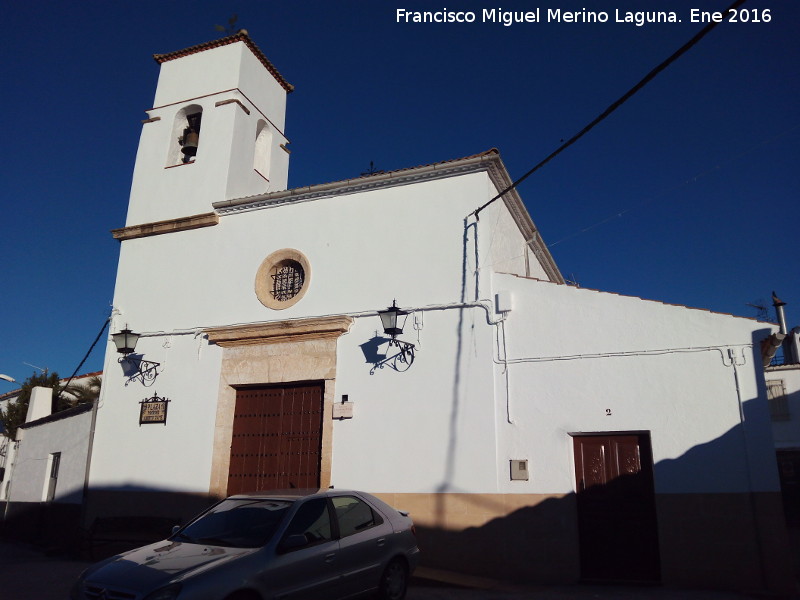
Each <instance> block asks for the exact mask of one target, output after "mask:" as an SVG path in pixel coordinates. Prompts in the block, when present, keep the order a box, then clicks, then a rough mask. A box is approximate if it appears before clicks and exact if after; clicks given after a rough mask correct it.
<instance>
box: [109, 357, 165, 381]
mask: <svg viewBox="0 0 800 600" xmlns="http://www.w3.org/2000/svg"><path fill="white" fill-rule="evenodd" d="M119 364H121V365H123V371H124V372H125V364H128V365H132V366H133V367H134V368H135V369H136V371H135V372H134V373H132V374H131V375H128V374H127V372H125V374H126V375H127V377H128V380H127V381H126V382H125V385H126V386H127V385H128V384H129V383H130V382H131V381H140V382H141V383H142V385H145V386H146V385H150V384H152V383H153V382H154V381H155V380H156V377H158V367H160V366H161V363H157V362H154V361H150V360H144V359H143V358H137V357H132V356H131V355H130V354H127V355H125V356H123V357H121V358H120V359H119Z"/></svg>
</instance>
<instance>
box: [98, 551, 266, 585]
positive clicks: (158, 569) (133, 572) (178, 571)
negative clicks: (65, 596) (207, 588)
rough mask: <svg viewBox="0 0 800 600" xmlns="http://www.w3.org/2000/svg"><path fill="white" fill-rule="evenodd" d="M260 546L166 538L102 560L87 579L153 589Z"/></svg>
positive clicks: (214, 566)
mask: <svg viewBox="0 0 800 600" xmlns="http://www.w3.org/2000/svg"><path fill="white" fill-rule="evenodd" d="M256 550H257V549H253V548H224V547H221V546H208V545H203V544H190V543H187V542H171V541H169V540H166V541H163V542H158V543H156V544H150V545H149V546H143V547H142V548H138V549H136V550H132V551H130V552H127V553H125V554H121V555H119V556H115V557H113V558H110V559H108V560H107V561H106V562H104V563H100V564H99V565H97V567H96V568H95V569H91V570H90V572H89V573H88V574H87V576H86V581H87V582H90V583H94V584H100V585H103V586H104V587H109V588H114V589H129V590H149V589H153V588H156V587H159V586H161V585H166V584H167V583H169V582H172V581H180V580H181V579H184V578H185V577H187V576H189V575H196V574H198V573H200V572H202V571H205V570H208V569H213V568H216V567H218V566H220V565H222V564H225V563H228V562H230V561H232V560H235V559H237V558H240V557H242V556H245V555H248V554H253V553H254V552H256Z"/></svg>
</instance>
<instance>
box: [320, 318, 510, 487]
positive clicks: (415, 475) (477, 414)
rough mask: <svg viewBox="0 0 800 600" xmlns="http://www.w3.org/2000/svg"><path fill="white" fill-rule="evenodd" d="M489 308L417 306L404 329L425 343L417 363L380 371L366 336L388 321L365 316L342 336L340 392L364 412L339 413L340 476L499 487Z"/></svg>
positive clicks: (360, 483)
mask: <svg viewBox="0 0 800 600" xmlns="http://www.w3.org/2000/svg"><path fill="white" fill-rule="evenodd" d="M486 315H487V313H486V311H485V310H483V309H480V308H468V309H463V310H457V309H449V310H436V311H422V312H418V313H415V315H412V316H410V317H409V320H408V322H407V324H406V328H405V330H404V334H403V336H402V339H404V340H406V341H409V342H412V343H414V344H416V345H417V352H416V358H415V361H414V363H413V364H412V365H411V366H410V367H409V368H408V370H406V371H404V372H398V371H394V370H392V369H391V368H390V367H384V368H383V369H379V370H376V371H375V373H374V375H370V374H369V371H370V368H371V367H372V364H371V363H368V362H367V361H366V360H365V355H364V352H363V351H362V350H361V348H360V345H361V344H365V343H367V342H368V341H369V340H370V339H371V338H373V337H374V336H375V335H376V329H377V330H378V331H379V335H380V336H382V335H383V333H382V331H380V321H379V319H378V318H377V317H371V318H361V319H357V320H356V322H355V324H354V325H353V327H352V328H351V330H350V332H349V333H348V334H347V335H346V336H343V337H342V338H340V340H339V353H338V365H337V380H336V401H337V402H340V401H341V397H342V395H343V394H347V395H348V398H349V401H350V402H353V405H354V406H353V410H354V417H353V418H352V419H349V420H343V421H334V437H333V441H334V443H333V472H332V479H331V481H332V483H333V485H335V486H336V487H345V488H356V489H369V490H372V491H375V492H386V493H389V492H410V493H436V492H464V491H469V492H494V491H496V490H497V481H496V468H495V467H496V456H495V451H496V439H495V432H494V427H493V424H492V421H493V414H494V410H495V408H494V402H495V401H494V398H493V375H492V371H493V369H492V363H491V349H492V331H491V328H490V327H489V326H487V325H486ZM415 317H416V323H417V329H416V330H415V328H414V324H413V323H414V318H415ZM380 348H381V351H382V352H384V353H385V352H386V351H387V346H386V344H382V345H381V346H380ZM396 352H397V351H396V350H393V352H392V353H393V354H394V353H396Z"/></svg>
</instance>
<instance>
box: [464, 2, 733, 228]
mask: <svg viewBox="0 0 800 600" xmlns="http://www.w3.org/2000/svg"><path fill="white" fill-rule="evenodd" d="M745 1H746V0H736V1H735V2H734V3H733V4H731V5H730V6H729V7H728V8H726V9H725V17H724V18H723V20H722V21H719V22H716V21H713V22H711V23H709V24H708V25H706V26H705V27H703V29H701V30H700V31H699V32H698V33H697V34H696V35H695V36H694V37H693V38H692V39H690V40H689V41H688V42H686V43H685V44H684V45H683V46H681V47H680V48H678V50H676V51H675V52H674V53H673V54H672V55H671V56H670V57H669V58H667V59H666V60H665V61H663V62H662V63H661V64H659V65H658V66H657V67H656V68H654V69H653V70H652V71H650V72H649V73H648V74H647V75H645V76H644V77H643V78H642V80H641V81H639V83H637V84H636V85H634V86H633V87H632V88H631V89H629V90H628V91H627V92H626V93H625V94H624V95H622V96H621V97H620V98H619V99H618V100H617V101H616V102H614V103H613V104H612V105H611V106H609V107H608V108H607V109H605V110H604V111H603V112H602V113H601V114H600V115H599V116H598V117H596V118H595V119H594V121H592V122H591V123H589V124H588V125H587V126H586V127H584V128H583V129H581V130H580V131H579V132H578V133H576V134H575V135H574V136H572V137H571V138H570V139H568V140H567V141H566V142H564V143H563V144H561V146H559V147H558V148H557V149H556V150H555V151H554V152H552V153H551V154H550V155H549V156H548V157H547V158H545V159H544V160H542V161H541V162H540V163H539V164H537V165H536V166H535V167H533V168H532V169H531V170H530V171H528V172H527V173H525V174H524V175H523V176H522V177H520V178H519V179H517V180H516V181H515V182H514V183H512V184H511V185H509V186H508V187H507V188H506V189H504V190H503V191H502V192H500V193H499V194H497V195H496V196H495V197H494V198H492V199H491V200H489V201H488V202H487V203H486V204H484V205H483V206H481V207H479V208H477V209H476V210H474V211H473V212H472V213H470V214H472V215H475V218H476V219H478V218H479V216H478V215H479V214H480V212H481V211H482V210H483V209H484V208H486V207H487V206H489V205H490V204H491V203H492V202H494V201H495V200H498V199H500V198H502V197H503V196H505V195H506V194H507V193H508V192H510V191H511V190H513V189H514V188H515V187H517V186H518V185H519V184H520V183H522V182H523V181H525V180H526V179H527V178H528V177H530V176H531V175H533V174H534V173H535V172H536V171H538V170H539V169H541V168H542V167H543V166H545V165H546V164H547V163H549V162H550V161H551V160H553V159H554V158H555V157H556V156H558V155H559V154H561V153H562V152H563V151H564V150H566V149H567V148H569V147H570V146H571V145H572V144H574V143H575V142H577V141H578V140H579V139H581V138H582V137H583V136H584V135H586V134H587V133H589V131H591V130H592V129H593V128H594V126H595V125H597V124H598V123H600V122H601V121H603V120H604V119H605V118H606V117H608V116H609V115H610V114H611V113H613V112H614V111H615V110H617V109H618V108H619V107H620V106H622V105H623V104H624V103H625V102H627V101H628V99H629V98H631V97H632V96H633V95H634V94H636V92H638V91H639V90H641V89H642V88H643V87H644V86H645V85H647V84H648V83H650V81H652V80H653V79H655V77H656V75H658V74H659V73H661V71H663V70H664V69H666V68H667V67H668V66H670V65H671V64H672V63H674V62H675V61H676V60H678V58H680V57H681V56H682V55H683V54H684V53H685V52H686V51H688V50H689V49H690V48H691V47H692V46H694V45H695V44H696V43H697V42H699V41H700V40H701V39H703V38H704V37H705V36H706V35H708V34H709V32H711V30H712V29H714V28H715V27H716V26H717V25H719V24H720V23H724V22H725V21H726V20H727V19H728V18H730V15H731V11H732V10H733V9H735V8H738V7H739V6H741V5H742V4H744V3H745Z"/></svg>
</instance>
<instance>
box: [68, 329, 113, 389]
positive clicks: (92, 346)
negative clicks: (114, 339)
mask: <svg viewBox="0 0 800 600" xmlns="http://www.w3.org/2000/svg"><path fill="white" fill-rule="evenodd" d="M109 322H111V315H108V316H107V317H106V320H105V321H103V327H101V328H100V332H99V333H98V334H97V337H96V338H94V341H93V342H92V345H91V346H90V347H89V351H88V352H87V353H86V355H85V356H84V357H83V360H82V361H81V364H79V365H78V367H77V368H76V369H75V371H73V373H72V375H71V376H70V378H69V379H68V380H67V383H66V384H65V385H64V387H63V388H61V392H60V393H59V394H58V397H57V398H56V401H58V400H60V399H61V394H62V393H63V392H64V390H65V389H67V388H68V387H69V384H70V383H72V380H73V379H75V375H77V374H78V371H80V369H81V367H82V366H83V363H85V362H86V359H87V358H89V355H90V354H91V353H92V350H94V347H95V346H96V345H97V342H98V341H99V340H100V336H101V335H103V332H104V331H105V330H106V327H108V324H109Z"/></svg>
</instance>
